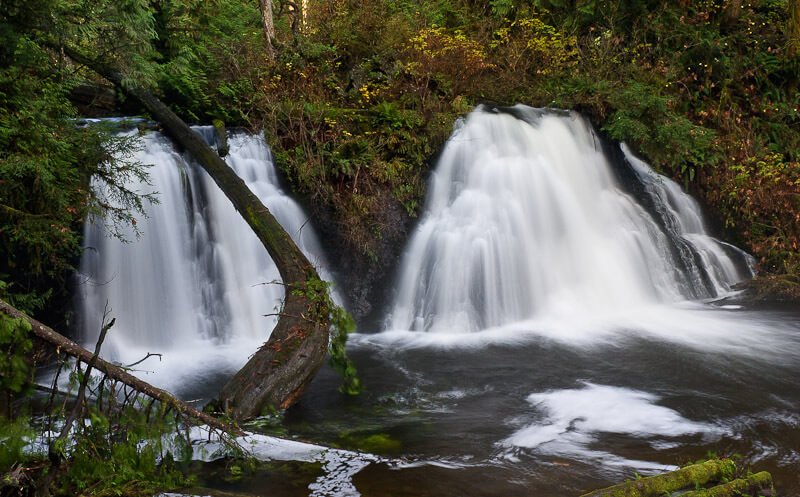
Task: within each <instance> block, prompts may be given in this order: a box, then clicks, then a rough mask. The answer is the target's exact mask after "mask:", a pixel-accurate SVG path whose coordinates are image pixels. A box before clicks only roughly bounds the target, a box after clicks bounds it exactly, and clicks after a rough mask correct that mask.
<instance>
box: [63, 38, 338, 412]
mask: <svg viewBox="0 0 800 497" xmlns="http://www.w3.org/2000/svg"><path fill="white" fill-rule="evenodd" d="M60 48H61V49H63V51H64V53H65V54H66V55H67V56H68V57H70V58H71V59H72V60H74V61H75V62H77V63H79V64H83V65H85V66H87V67H89V68H90V69H92V70H93V71H95V72H97V73H98V74H100V75H101V76H103V77H105V78H106V79H108V80H109V81H111V82H112V83H114V84H115V85H116V86H117V87H118V88H120V89H121V90H122V91H124V92H125V93H127V94H128V95H130V96H133V97H134V98H136V99H137V100H139V102H141V103H142V105H144V107H145V108H146V109H147V110H148V112H149V113H150V114H151V116H152V117H153V118H154V119H156V120H157V121H158V122H160V123H161V125H162V126H163V127H164V130H165V131H166V132H167V133H168V134H169V135H170V136H171V137H172V138H173V139H174V140H175V141H176V142H178V143H179V144H180V145H181V146H182V147H183V148H185V149H186V150H187V151H188V152H189V153H190V154H191V155H192V156H193V157H194V159H195V160H196V161H197V162H198V163H199V164H200V166H201V167H202V168H203V169H204V170H205V171H206V172H207V173H208V174H209V175H210V176H211V178H212V179H213V180H214V182H215V183H216V184H217V185H218V186H219V188H220V189H221V190H222V191H223V193H225V195H226V196H227V197H228V199H229V200H230V201H231V203H232V204H233V206H234V207H235V208H236V210H237V211H238V212H239V214H241V216H242V217H243V218H244V220H245V221H246V222H247V224H248V225H249V226H250V228H251V229H252V230H253V232H254V233H255V234H256V236H257V237H258V239H259V240H260V241H261V243H262V244H263V245H264V247H265V248H266V250H267V252H268V253H269V256H270V257H271V258H272V260H273V261H274V262H275V265H276V266H277V267H278V272H279V273H280V275H281V279H282V280H283V283H284V285H285V287H286V288H287V292H286V297H285V300H284V305H283V310H282V312H281V313H279V316H280V318H279V319H278V323H277V324H276V325H275V328H274V329H273V330H272V334H271V335H270V337H269V340H268V341H267V342H266V343H265V344H264V345H262V347H261V348H260V349H259V350H258V351H256V353H255V354H254V355H253V356H252V357H251V358H250V360H249V361H248V362H247V364H245V366H244V367H243V368H242V369H241V370H239V372H238V373H237V374H236V375H235V376H234V377H233V378H232V379H231V380H230V381H229V382H228V383H227V384H226V385H225V386H224V387H223V389H222V391H221V392H220V394H219V396H218V397H217V400H216V401H215V402H213V403H212V406H213V407H215V408H217V409H221V410H223V411H224V412H225V413H226V414H227V415H229V416H230V417H232V418H233V419H235V420H245V419H249V418H252V417H255V416H258V415H259V414H261V413H262V412H263V411H265V410H270V409H285V408H288V407H290V406H291V405H293V404H294V403H295V402H297V400H298V399H299V398H300V396H301V395H302V393H303V392H304V391H305V388H306V387H307V386H308V384H309V383H311V380H312V379H313V378H314V376H315V375H316V373H317V371H318V370H319V368H320V366H322V363H323V361H324V360H325V355H326V353H327V349H328V341H329V328H330V307H329V306H330V302H329V300H328V299H327V298H320V295H319V292H318V291H316V290H315V288H317V285H309V283H310V282H319V281H320V279H319V276H318V275H317V272H316V270H315V269H314V266H313V265H312V264H311V263H310V262H309V261H308V259H307V258H306V257H305V255H304V254H303V252H302V251H301V250H300V249H299V248H298V247H297V245H296V244H295V243H294V241H293V240H292V238H291V237H290V236H289V234H288V233H286V230H284V229H283V227H282V226H281V225H280V223H278V221H277V220H276V219H275V217H274V216H273V215H272V214H271V213H270V212H269V210H268V209H267V208H266V207H265V206H264V204H263V203H262V202H261V200H260V199H259V198H258V197H257V196H256V195H255V194H254V193H253V192H252V191H251V190H250V189H249V188H248V187H247V185H246V184H245V182H244V181H243V180H242V179H241V178H239V176H237V175H236V173H235V172H234V171H233V170H232V169H231V168H230V167H228V165H227V164H226V163H225V161H223V160H222V158H220V156H219V155H218V154H217V153H216V152H214V150H213V149H212V148H211V147H209V146H208V145H207V144H206V143H205V141H203V139H202V138H201V137H200V136H199V135H198V134H197V133H195V132H194V131H192V129H191V128H190V127H189V126H188V125H187V124H186V123H184V122H183V120H181V119H180V118H179V117H178V116H177V115H176V114H175V113H174V112H172V110H170V109H169V108H168V107H167V106H166V105H165V104H164V103H163V102H161V101H160V100H159V99H158V98H157V97H156V96H155V95H153V94H152V93H151V92H149V91H147V90H146V89H144V88H140V87H137V86H135V85H133V84H131V83H130V82H124V81H123V76H122V74H121V73H120V72H119V71H117V70H115V69H114V68H110V67H108V66H105V65H104V64H102V63H100V62H98V61H94V60H92V59H90V58H88V57H85V56H83V55H82V54H80V53H78V52H76V51H75V50H73V49H71V48H70V47H66V46H65V47H60Z"/></svg>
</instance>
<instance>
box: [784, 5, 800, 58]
mask: <svg viewBox="0 0 800 497" xmlns="http://www.w3.org/2000/svg"><path fill="white" fill-rule="evenodd" d="M788 7H789V19H788V20H787V26H786V38H787V39H786V52H787V53H788V54H789V57H795V56H796V55H797V54H798V53H800V0H789V6H788Z"/></svg>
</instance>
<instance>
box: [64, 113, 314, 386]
mask: <svg viewBox="0 0 800 497" xmlns="http://www.w3.org/2000/svg"><path fill="white" fill-rule="evenodd" d="M197 131H198V132H201V133H204V132H207V130H206V129H203V128H198V129H197ZM206 134H207V133H206ZM136 159H137V160H138V161H139V162H141V163H143V164H152V165H153V167H152V168H150V176H151V183H152V186H150V185H146V184H132V185H129V186H130V188H132V189H133V190H136V191H141V192H149V191H157V192H159V195H158V198H159V200H160V203H159V204H158V205H149V206H147V218H146V219H142V218H140V219H137V226H138V227H139V228H140V230H141V232H142V236H141V238H139V239H137V238H136V236H135V234H134V233H133V232H129V233H128V235H127V238H128V239H129V240H131V242H130V243H123V242H121V241H119V240H118V239H115V238H110V237H108V235H107V233H105V231H104V229H103V227H102V224H101V223H87V225H86V227H85V242H84V243H85V251H84V256H83V258H82V260H81V268H80V273H81V274H80V279H81V285H80V289H79V290H80V308H79V315H80V317H81V321H80V325H81V329H82V332H83V335H82V336H83V338H84V341H85V342H86V343H87V344H93V342H94V341H95V339H96V337H97V334H98V333H99V330H100V328H101V320H102V317H103V311H104V308H105V306H106V303H108V309H109V317H113V318H116V324H115V325H114V327H113V328H112V329H111V331H110V333H109V336H108V338H107V340H106V342H105V345H104V354H103V355H104V356H106V357H108V358H111V359H112V360H116V361H119V362H121V363H123V364H129V363H133V362H135V361H137V360H139V359H141V358H142V357H144V356H145V355H146V354H147V353H148V352H153V353H160V354H163V357H162V358H161V360H159V359H158V358H151V359H149V360H148V361H146V362H145V363H144V364H142V365H141V366H139V368H140V370H141V371H142V373H141V374H143V375H145V378H146V379H147V380H148V381H151V382H154V383H155V384H157V385H159V386H162V387H167V388H171V389H173V390H177V389H180V388H184V387H187V386H188V385H192V384H198V383H199V384H202V383H203V382H204V381H205V378H207V377H212V376H214V375H217V374H222V375H224V374H226V373H231V372H234V371H235V370H237V369H238V368H239V367H241V366H242V365H243V364H244V363H245V362H246V361H247V358H248V357H249V356H250V355H251V354H252V353H253V352H254V351H255V350H256V348H257V347H258V346H259V345H260V344H261V343H262V342H264V341H266V340H267V338H268V337H269V335H270V333H271V331H272V328H273V327H274V325H275V322H276V318H275V317H269V316H264V315H265V314H270V313H274V312H275V311H276V309H277V307H278V306H279V305H280V301H281V299H282V298H283V295H284V293H283V288H282V287H281V286H280V285H278V284H273V283H272V282H273V281H279V280H280V277H279V274H278V271H277V268H276V267H275V265H274V264H273V263H272V260H271V259H270V258H269V255H268V254H267V252H266V250H265V249H264V248H263V246H262V245H261V243H260V242H259V241H258V239H257V238H256V237H255V235H254V234H253V233H252V231H251V230H250V229H249V227H248V226H247V224H246V223H245V221H244V220H243V219H242V218H241V216H240V215H239V214H238V213H237V212H236V211H235V210H234V208H233V206H232V205H231V203H230V201H229V200H228V199H227V198H226V197H225V195H224V194H223V193H222V192H221V191H220V190H219V188H218V187H217V186H216V185H215V184H214V182H213V181H212V180H211V178H210V177H209V176H208V175H207V174H206V173H205V172H204V171H202V170H201V169H200V168H198V167H197V166H195V165H193V164H191V163H189V162H187V160H186V159H185V157H184V156H183V155H181V154H179V153H177V152H176V151H175V149H174V146H173V144H172V143H171V142H170V141H169V140H168V139H167V138H166V137H164V136H163V135H161V134H159V133H149V134H147V135H146V136H144V137H143V148H142V150H141V151H140V152H139V154H138V155H137V157H136ZM226 161H227V162H228V164H229V165H230V166H231V167H232V168H233V169H234V170H235V171H236V172H237V174H238V175H239V176H240V177H242V178H243V179H244V180H245V182H246V183H247V184H248V186H249V187H250V188H251V189H252V190H253V192H254V193H255V194H256V195H258V197H259V198H260V199H261V200H262V201H263V202H264V203H265V205H266V206H267V207H268V208H269V209H270V211H271V212H272V213H273V214H274V215H275V217H276V218H277V219H278V221H279V222H280V223H281V224H282V225H283V226H284V227H285V228H286V230H287V231H288V232H289V234H290V235H291V236H292V237H293V238H294V239H295V241H296V242H297V243H298V245H299V246H300V248H301V249H303V251H304V252H305V253H306V254H307V255H308V257H309V259H310V260H311V261H312V263H315V265H317V266H318V267H322V270H323V277H326V275H325V273H324V261H323V258H322V251H321V249H320V247H319V243H318V241H317V239H316V236H315V235H314V233H313V231H312V228H311V226H310V225H308V224H307V221H308V218H307V216H306V215H305V214H304V213H303V212H302V210H301V209H300V207H299V206H298V205H297V204H296V203H295V202H294V201H293V200H291V199H290V198H289V197H288V196H286V194H285V193H284V192H283V191H281V189H280V188H279V187H278V186H277V178H276V174H275V169H274V166H273V164H272V159H271V156H270V152H269V148H268V147H267V145H266V143H265V142H264V140H263V138H262V137H260V136H252V135H246V134H235V135H233V136H232V137H231V138H230V154H229V155H228V157H227V159H226Z"/></svg>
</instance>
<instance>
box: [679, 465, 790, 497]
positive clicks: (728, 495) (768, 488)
mask: <svg viewBox="0 0 800 497" xmlns="http://www.w3.org/2000/svg"><path fill="white" fill-rule="evenodd" d="M771 495H775V489H774V488H773V487H772V475H770V474H769V473H768V472H766V471H762V472H760V473H756V474H754V475H750V476H748V477H747V478H738V479H736V480H733V481H731V482H728V483H723V484H721V485H717V486H715V487H711V488H704V489H700V490H693V491H691V492H686V493H685V494H682V495H681V497H745V496H749V497H757V496H764V497H767V496H771Z"/></svg>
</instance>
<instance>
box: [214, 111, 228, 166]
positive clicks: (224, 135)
mask: <svg viewBox="0 0 800 497" xmlns="http://www.w3.org/2000/svg"><path fill="white" fill-rule="evenodd" d="M213 125H214V136H215V137H216V139H217V153H218V154H219V156H220V157H225V156H226V155H228V152H230V147H229V146H228V132H227V131H226V130H225V123H224V122H222V120H221V119H214V122H213Z"/></svg>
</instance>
